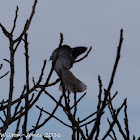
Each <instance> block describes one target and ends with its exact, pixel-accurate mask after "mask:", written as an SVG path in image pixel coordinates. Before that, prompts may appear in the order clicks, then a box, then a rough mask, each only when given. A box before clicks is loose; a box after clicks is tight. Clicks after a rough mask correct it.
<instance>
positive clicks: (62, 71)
mask: <svg viewBox="0 0 140 140" xmlns="http://www.w3.org/2000/svg"><path fill="white" fill-rule="evenodd" d="M86 50H87V47H75V48H71V47H69V46H68V45H63V46H61V47H60V48H59V54H58V48H57V49H55V50H54V52H53V53H52V55H51V57H50V60H52V62H54V61H55V59H56V56H57V54H58V58H57V61H56V63H55V67H54V70H55V71H56V73H57V74H58V76H59V77H60V78H61V79H62V81H63V85H64V87H65V89H66V90H68V91H69V92H73V93H74V92H76V93H77V92H83V91H85V90H86V88H87V86H86V85H85V84H84V83H83V82H81V81H80V80H79V79H77V78H76V77H75V76H74V75H73V74H72V72H71V71H70V68H71V67H72V66H73V63H74V61H75V59H76V58H77V57H78V56H79V55H81V54H82V53H84V52H85V51H86ZM59 89H60V90H61V91H62V85H61V84H60V86H59Z"/></svg>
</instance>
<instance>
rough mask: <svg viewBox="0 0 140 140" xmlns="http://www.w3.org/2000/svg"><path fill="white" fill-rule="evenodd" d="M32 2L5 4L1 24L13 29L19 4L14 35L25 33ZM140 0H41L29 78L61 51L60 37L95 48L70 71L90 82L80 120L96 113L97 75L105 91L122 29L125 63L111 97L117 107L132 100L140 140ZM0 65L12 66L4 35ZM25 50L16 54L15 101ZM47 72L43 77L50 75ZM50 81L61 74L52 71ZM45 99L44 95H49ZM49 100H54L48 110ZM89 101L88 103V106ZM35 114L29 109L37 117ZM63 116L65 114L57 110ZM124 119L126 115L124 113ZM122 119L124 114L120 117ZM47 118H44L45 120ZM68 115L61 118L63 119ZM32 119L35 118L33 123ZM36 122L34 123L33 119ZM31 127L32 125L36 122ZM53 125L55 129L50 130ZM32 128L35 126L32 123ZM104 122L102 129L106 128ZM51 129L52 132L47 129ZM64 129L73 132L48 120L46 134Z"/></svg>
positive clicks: (33, 29) (133, 127)
mask: <svg viewBox="0 0 140 140" xmlns="http://www.w3.org/2000/svg"><path fill="white" fill-rule="evenodd" d="M33 2H34V0H30V1H29V0H24V1H23V0H12V1H10V0H1V4H0V22H1V23H2V24H3V25H4V26H6V28H7V29H8V30H11V27H12V25H13V19H14V16H15V10H16V6H17V5H18V6H19V14H18V22H17V30H16V32H15V37H16V36H17V35H18V33H20V32H21V31H22V28H23V26H24V23H25V21H26V19H27V18H28V17H29V15H30V12H31V8H32V5H33ZM139 5H140V1H139V0H133V1H132V0H123V1H121V0H117V1H112V0H106V1H99V0H98V1H97V0H95V1H93V0H86V1H85V0H77V1H75V0H71V1H66V0H59V1H54V0H51V1H47V0H41V1H39V2H38V5H37V9H36V13H35V16H34V18H33V21H32V24H31V27H30V30H29V32H28V33H29V52H30V70H31V71H32V72H31V75H30V76H31V77H30V78H32V77H33V76H34V77H35V78H37V77H38V75H39V73H40V69H41V66H42V64H43V60H44V59H49V57H50V55H51V53H52V51H53V50H54V49H55V48H56V47H58V44H59V39H60V37H59V34H60V32H62V33H63V34H64V44H68V45H70V46H71V47H75V46H79V45H82V46H84V45H85V46H87V47H90V46H93V49H92V51H91V53H90V55H89V56H88V58H86V59H85V60H84V61H83V62H80V63H78V64H75V65H74V67H73V68H72V71H73V73H74V75H76V76H77V77H78V78H79V79H80V80H81V81H83V82H84V83H86V84H87V86H88V89H87V96H86V98H85V99H84V100H83V101H81V104H79V108H80V111H79V112H78V113H79V115H80V116H82V117H85V116H86V115H87V114H89V113H90V112H93V111H92V110H93V109H94V110H95V109H96V104H97V94H98V81H97V78H98V75H100V76H101V78H102V80H103V85H104V88H106V87H107V85H108V82H109V78H110V75H111V71H112V68H113V64H114V60H115V57H116V51H117V46H118V43H119V35H120V29H121V28H123V29H124V42H123V46H122V52H121V59H120V63H119V67H118V69H117V74H116V76H115V81H114V86H113V89H112V93H115V92H116V90H117V91H118V92H119V94H118V96H117V97H116V99H115V100H114V104H115V106H116V107H119V105H120V104H121V103H122V102H123V100H124V98H127V99H128V115H129V127H130V130H131V132H132V133H131V138H132V134H134V135H136V136H137V137H138V136H139V134H140V133H139V130H140V126H139V124H140V120H139V118H140V109H139V108H140V102H139V98H140V93H139V85H140V82H139V80H140V73H139V72H140V64H139V61H140V55H139V53H140V39H139V37H140V17H139V13H140V8H139ZM0 45H1V52H0V63H4V69H3V71H2V72H4V71H6V69H7V68H8V64H7V63H5V62H4V61H3V58H7V59H8V58H9V50H8V49H9V48H8V47H9V46H8V40H7V39H6V38H5V36H4V35H3V34H2V31H0ZM23 53H24V49H23V46H22V45H21V46H20V48H19V49H18V52H17V54H16V58H17V60H16V73H17V75H16V79H18V82H17V83H15V87H18V88H15V90H17V92H15V95H14V97H17V96H19V92H21V90H22V86H23V85H22V84H24V80H25V75H24V59H25V58H24V54H23ZM50 64H51V62H48V63H47V71H48V72H49V70H50V68H51V65H50ZM47 74H48V73H46V75H45V76H47ZM53 75H54V76H53V77H52V79H51V81H53V79H55V78H56V77H57V76H56V74H55V73H54V74H53ZM8 80H9V79H8V77H7V78H5V79H4V80H1V81H0V87H1V89H2V92H3V93H0V96H1V97H2V98H5V97H6V96H8V93H7V91H8V88H5V86H6V83H7V81H8ZM57 88H58V86H56V88H55V89H54V88H53V89H49V90H48V91H50V93H52V94H54V95H55V96H56V97H57V96H58V97H59V95H60V91H58V90H57ZM45 97H46V96H45ZM45 97H42V98H41V99H40V102H39V103H38V104H39V105H40V107H42V106H46V109H49V108H50V106H51V107H53V104H51V102H50V101H49V100H47V99H46V98H45ZM48 102H50V104H49V107H47V106H48ZM87 102H88V104H87ZM35 110H37V109H34V110H31V112H32V113H35ZM57 114H58V115H59V116H60V118H63V115H64V114H63V115H61V113H59V112H57ZM122 115H123V114H122ZM122 115H121V116H122ZM44 117H45V116H44ZM65 118H66V117H64V118H63V119H65ZM33 121H34V119H33ZM31 122H32V121H31ZM32 123H33V122H32ZM52 124H53V126H51V125H52ZM31 125H32V124H31ZM106 125H107V124H104V126H103V128H106ZM48 128H50V129H48ZM45 130H46V131H49V130H50V131H57V132H58V131H61V132H62V135H63V136H67V135H68V134H69V133H71V130H69V129H64V127H63V126H62V125H61V124H59V123H56V121H54V122H53V123H52V122H50V124H49V126H47V125H46V126H45V128H43V130H42V129H41V130H40V132H42V131H45ZM62 140H64V139H63V138H62Z"/></svg>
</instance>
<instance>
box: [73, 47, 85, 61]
mask: <svg viewBox="0 0 140 140" xmlns="http://www.w3.org/2000/svg"><path fill="white" fill-rule="evenodd" d="M86 50H87V47H83V46H79V47H75V48H72V50H71V54H72V56H73V57H74V59H76V58H77V57H78V56H79V55H81V54H82V53H84V52H85V51H86Z"/></svg>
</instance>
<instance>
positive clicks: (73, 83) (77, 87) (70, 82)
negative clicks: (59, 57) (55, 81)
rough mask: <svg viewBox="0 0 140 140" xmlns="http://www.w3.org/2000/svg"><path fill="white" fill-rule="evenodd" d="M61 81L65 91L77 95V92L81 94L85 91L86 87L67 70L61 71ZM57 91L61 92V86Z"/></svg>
mask: <svg viewBox="0 0 140 140" xmlns="http://www.w3.org/2000/svg"><path fill="white" fill-rule="evenodd" d="M61 79H62V82H63V86H64V88H65V90H66V91H69V92H73V93H77V92H83V91H85V90H86V89H87V86H86V85H85V84H84V83H83V82H81V81H80V80H78V79H77V78H76V77H75V76H74V75H73V74H72V73H71V72H70V70H69V69H65V70H63V73H62V75H61ZM59 90H61V91H63V87H62V84H60V86H59Z"/></svg>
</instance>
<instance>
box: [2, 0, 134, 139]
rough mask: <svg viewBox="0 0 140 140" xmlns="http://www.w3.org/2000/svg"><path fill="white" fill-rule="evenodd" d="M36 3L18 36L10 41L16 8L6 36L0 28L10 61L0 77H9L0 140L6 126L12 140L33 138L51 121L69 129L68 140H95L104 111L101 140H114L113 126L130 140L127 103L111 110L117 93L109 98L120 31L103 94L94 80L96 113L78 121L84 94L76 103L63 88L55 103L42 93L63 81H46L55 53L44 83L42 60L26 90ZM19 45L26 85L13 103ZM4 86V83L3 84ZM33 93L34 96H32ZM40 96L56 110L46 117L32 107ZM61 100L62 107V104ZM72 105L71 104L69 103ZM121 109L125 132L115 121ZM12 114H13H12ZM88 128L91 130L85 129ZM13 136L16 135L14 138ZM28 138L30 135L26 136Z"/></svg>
mask: <svg viewBox="0 0 140 140" xmlns="http://www.w3.org/2000/svg"><path fill="white" fill-rule="evenodd" d="M37 2H38V1H37V0H35V1H34V4H33V7H32V12H31V14H30V17H29V18H28V19H27V21H26V23H25V26H24V28H23V31H22V32H21V34H20V35H19V36H18V37H17V38H16V39H13V34H14V30H15V28H16V23H17V18H18V10H19V8H18V7H17V9H16V11H15V19H14V24H13V27H12V29H11V32H8V31H7V29H6V28H5V27H4V26H3V25H2V24H0V27H1V29H2V31H3V34H4V35H5V36H6V37H7V38H8V40H9V51H10V60H8V59H4V61H6V62H8V63H9V65H10V69H9V70H8V72H6V73H5V74H3V75H1V76H0V80H2V79H3V78H4V77H5V76H9V97H8V99H7V100H2V101H1V102H0V111H1V112H2V113H3V115H2V116H0V120H1V122H2V123H1V125H0V130H1V135H0V136H1V138H3V139H5V133H6V131H7V130H8V127H9V125H11V124H13V123H14V122H16V123H17V125H16V127H15V128H14V133H15V135H14V136H13V138H12V139H20V138H23V139H24V140H25V139H26V135H28V134H36V131H37V130H38V129H40V128H42V127H44V125H45V124H46V123H47V122H48V121H49V120H51V119H52V118H54V119H56V120H57V121H59V122H60V123H61V124H63V125H64V126H65V127H69V128H70V129H71V130H72V134H71V136H70V135H69V137H71V139H72V140H80V139H83V140H92V139H96V140H97V139H99V135H100V134H101V133H102V132H101V131H100V127H101V125H102V124H101V119H102V117H103V116H104V114H105V109H109V111H110V114H111V117H112V120H109V119H107V121H108V124H109V128H108V129H107V131H106V133H105V134H102V135H103V136H102V140H104V139H106V138H108V137H110V138H111V139H113V140H117V136H116V131H114V126H115V125H116V126H117V127H118V132H119V133H120V134H121V135H122V137H123V138H124V139H125V140H129V139H130V131H129V125H128V116H127V99H124V101H123V103H122V104H121V106H119V107H118V108H114V106H113V99H114V98H116V95H117V94H118V92H116V93H115V94H114V95H112V94H111V88H112V85H113V81H114V77H115V73H116V70H117V67H118V63H119V59H120V53H121V47H122V42H123V29H121V31H120V40H119V45H118V50H117V55H116V60H115V63H114V67H113V71H112V74H111V78H110V80H109V84H108V87H107V88H105V89H104V90H103V84H102V80H101V77H100V76H98V82H99V94H98V97H97V98H98V104H97V110H96V111H93V113H92V114H89V115H88V116H87V117H86V118H84V119H82V120H81V119H80V116H76V113H77V110H78V108H77V105H78V104H79V102H80V101H81V100H82V99H83V98H84V97H85V96H86V93H84V94H83V95H81V97H80V98H79V99H77V94H76V93H74V94H70V93H69V92H67V91H65V89H64V87H63V93H62V95H61V96H60V97H59V100H57V99H56V98H55V97H53V96H52V94H50V93H49V92H48V91H47V90H46V89H47V88H48V87H50V86H54V85H55V84H57V83H58V82H60V81H61V82H62V83H63V81H62V80H61V79H60V78H58V79H56V81H54V82H53V83H50V82H49V81H50V78H51V77H52V74H53V71H54V66H55V62H56V61H57V58H58V57H59V53H58V54H57V57H56V60H55V62H54V63H53V64H52V67H51V69H50V73H49V74H48V77H47V78H46V81H45V83H43V84H42V79H43V77H44V71H45V69H46V62H47V60H44V63H43V66H42V69H41V73H40V76H39V77H38V81H37V82H35V80H34V78H33V80H32V82H33V86H32V87H31V86H30V82H31V81H30V80H29V77H30V69H29V52H28V45H29V44H28V33H27V32H28V30H29V28H30V25H31V22H32V19H33V16H34V14H35V9H36V5H37ZM63 39H64V38H63V34H62V33H61V34H60V44H59V47H60V46H61V45H62V43H63ZM21 42H23V43H24V50H25V52H24V53H25V64H26V65H25V75H26V83H25V85H23V90H22V93H21V95H20V96H19V97H18V98H17V99H14V100H13V94H14V92H15V90H14V82H15V74H16V73H15V54H16V53H17V50H18V48H19V46H20V45H21ZM91 49H92V47H90V48H89V50H88V51H87V53H86V54H85V55H84V56H83V57H82V58H80V59H78V60H76V61H75V63H77V62H80V61H82V60H83V59H85V58H86V57H87V56H88V54H89V53H90V51H91ZM2 67H3V64H1V65H0V70H2ZM7 84H8V83H7ZM34 92H37V94H36V95H35V94H34ZM42 94H46V95H47V96H48V97H49V98H50V99H51V100H52V101H53V102H54V103H55V104H56V106H55V107H54V109H53V110H52V112H51V113H49V112H48V111H47V110H45V109H43V108H42V107H39V106H37V105H36V103H37V102H38V101H39V100H40V99H39V98H40V96H41V95H42ZM62 100H64V103H63V102H62ZM72 101H73V102H74V103H73V104H72V103H71V102H72ZM35 105H36V108H37V109H39V111H40V114H39V115H38V119H37V122H36V123H35V125H34V127H33V128H31V129H30V130H28V129H27V126H28V122H29V121H28V115H29V113H30V109H31V108H32V107H33V106H35ZM58 107H61V108H62V109H63V112H64V113H65V115H66V116H67V118H68V120H69V122H70V123H71V124H67V123H65V122H64V121H63V120H62V119H59V117H57V116H55V112H56V110H57V109H58ZM123 108H124V126H125V129H123V127H122V124H121V122H120V121H119V119H118V115H119V113H120V112H121V111H122V110H123ZM12 110H14V112H13V111H12ZM43 113H46V114H48V115H49V117H48V118H46V119H45V120H43V122H40V120H41V117H42V114H43ZM21 119H24V121H23V122H21ZM89 124H90V125H92V129H89V128H88V125H89ZM19 130H22V133H23V135H18V132H19ZM16 134H17V135H16ZM30 136H31V135H30ZM55 136H57V137H61V134H55V133H49V134H47V135H41V137H42V138H43V139H49V138H50V139H53V137H55ZM33 138H34V136H33V135H32V136H31V137H30V139H33ZM133 139H135V136H133Z"/></svg>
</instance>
